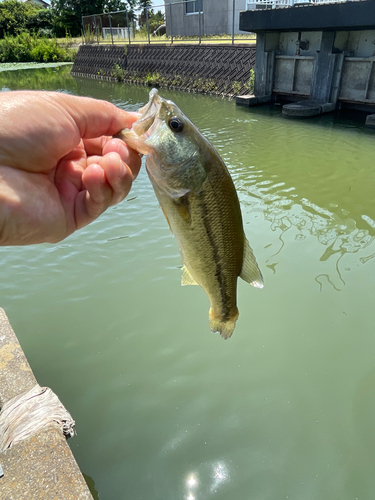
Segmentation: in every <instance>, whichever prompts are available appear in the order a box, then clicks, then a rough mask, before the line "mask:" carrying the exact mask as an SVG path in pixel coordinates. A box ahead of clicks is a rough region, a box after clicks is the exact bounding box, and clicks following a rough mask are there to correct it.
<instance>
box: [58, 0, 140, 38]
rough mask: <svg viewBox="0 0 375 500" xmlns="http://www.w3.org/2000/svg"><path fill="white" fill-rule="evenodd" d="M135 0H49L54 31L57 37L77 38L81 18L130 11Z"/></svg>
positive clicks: (80, 28)
mask: <svg viewBox="0 0 375 500" xmlns="http://www.w3.org/2000/svg"><path fill="white" fill-rule="evenodd" d="M135 3H136V0H51V9H52V12H53V14H54V31H55V33H56V35H57V36H65V34H66V33H67V32H68V33H69V34H70V35H71V36H79V35H80V34H81V31H82V16H93V15H94V14H98V15H99V14H101V13H103V12H111V11H114V10H129V11H130V10H131V9H132V7H133V6H134V5H135Z"/></svg>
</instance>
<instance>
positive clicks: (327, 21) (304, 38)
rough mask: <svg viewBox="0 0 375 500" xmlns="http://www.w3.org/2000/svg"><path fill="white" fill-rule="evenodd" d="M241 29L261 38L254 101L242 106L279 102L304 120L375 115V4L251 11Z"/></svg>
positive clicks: (363, 2)
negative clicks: (349, 110)
mask: <svg viewBox="0 0 375 500" xmlns="http://www.w3.org/2000/svg"><path fill="white" fill-rule="evenodd" d="M240 29H241V30H245V31H253V32H255V33H256V34H257V46H256V62H255V73H256V80H255V90H254V96H252V97H250V96H249V97H248V98H247V99H246V98H244V99H243V102H242V104H245V105H253V104H258V103H261V102H265V101H267V100H271V99H274V98H279V99H283V100H287V101H291V102H290V103H289V104H285V105H284V106H283V114H285V115H288V116H300V117H303V116H313V115H317V114H320V113H326V112H329V111H333V110H334V109H337V108H341V107H342V106H346V107H354V108H356V109H359V110H363V111H367V112H369V113H374V112H375V67H374V61H375V2H373V1H369V0H356V1H348V2H342V3H334V4H317V5H307V6H295V7H289V8H276V9H265V10H257V11H246V12H241V14H240ZM237 102H238V103H239V104H241V99H238V101H237ZM368 118H370V117H368ZM370 122H371V119H369V124H370Z"/></svg>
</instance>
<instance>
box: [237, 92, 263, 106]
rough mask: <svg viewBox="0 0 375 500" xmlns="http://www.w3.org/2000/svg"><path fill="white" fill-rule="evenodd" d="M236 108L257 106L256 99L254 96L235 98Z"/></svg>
mask: <svg viewBox="0 0 375 500" xmlns="http://www.w3.org/2000/svg"><path fill="white" fill-rule="evenodd" d="M236 104H237V106H256V105H257V104H258V98H257V97H255V95H252V94H247V95H238V96H237V97H236Z"/></svg>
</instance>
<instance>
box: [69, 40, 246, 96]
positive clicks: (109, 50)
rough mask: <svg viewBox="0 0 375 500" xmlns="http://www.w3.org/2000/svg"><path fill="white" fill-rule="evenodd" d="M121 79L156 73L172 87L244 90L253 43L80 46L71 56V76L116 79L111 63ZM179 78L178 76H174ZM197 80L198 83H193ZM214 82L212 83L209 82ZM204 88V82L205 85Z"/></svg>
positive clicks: (239, 91) (229, 90)
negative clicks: (73, 58) (172, 83)
mask: <svg viewBox="0 0 375 500" xmlns="http://www.w3.org/2000/svg"><path fill="white" fill-rule="evenodd" d="M116 65H118V66H119V67H120V68H121V69H122V70H123V72H124V78H125V80H127V79H128V80H132V79H133V78H134V77H142V78H144V77H146V76H147V75H151V74H155V73H159V74H160V75H161V76H162V77H164V78H166V79H170V80H171V81H173V80H177V81H175V84H174V85H173V86H174V87H178V88H182V89H188V88H189V87H190V88H193V89H194V90H197V91H199V90H205V89H204V87H205V85H204V83H206V84H207V83H208V82H211V87H212V90H211V91H212V92H213V93H217V94H232V93H233V84H235V87H237V92H236V93H248V88H247V86H246V84H247V83H248V81H249V78H250V69H252V68H254V65H255V46H254V45H242V44H241V45H161V44H157V45H125V46H118V45H109V46H108V45H82V46H81V47H80V48H79V51H78V54H77V57H76V59H75V62H74V65H73V68H72V75H73V76H86V77H91V78H106V79H107V78H108V79H113V80H116V76H115V66H116ZM176 77H180V78H176ZM199 79H200V80H201V86H202V87H203V88H200V85H197V84H196V85H195V86H194V87H192V86H193V82H197V81H198V80H199ZM213 83H214V85H213ZM206 87H207V85H206Z"/></svg>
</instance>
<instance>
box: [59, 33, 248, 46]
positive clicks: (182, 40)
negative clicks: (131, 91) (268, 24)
mask: <svg viewBox="0 0 375 500" xmlns="http://www.w3.org/2000/svg"><path fill="white" fill-rule="evenodd" d="M63 40H64V39H59V43H61V44H62V43H63ZM70 40H72V42H71V43H72V44H74V43H75V44H77V43H82V42H84V38H83V37H82V38H75V39H70ZM90 40H91V43H97V38H96V37H95V36H93V35H92V34H91V36H90ZM171 42H172V40H171V37H167V36H166V35H162V36H159V37H150V43H151V44H158V43H171ZM99 43H100V44H107V45H108V44H112V39H111V38H110V37H109V38H106V39H105V40H104V39H103V38H102V37H101V36H100V37H99ZM113 43H114V44H122V45H124V44H126V45H127V44H129V40H128V39H127V38H126V39H125V38H121V39H120V40H119V39H118V38H116V37H113ZM131 43H134V44H144V43H148V38H147V36H144V35H143V34H140V33H136V34H135V37H134V38H132V39H131ZM190 43H196V44H198V43H199V37H198V36H193V37H187V36H176V37H173V44H190ZM201 43H202V44H217V43H220V44H222V43H224V44H231V43H232V36H231V35H225V34H224V35H210V36H202V37H201ZM234 43H235V44H238V43H247V44H255V43H256V35H255V34H254V33H249V34H247V35H234Z"/></svg>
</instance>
